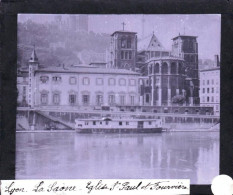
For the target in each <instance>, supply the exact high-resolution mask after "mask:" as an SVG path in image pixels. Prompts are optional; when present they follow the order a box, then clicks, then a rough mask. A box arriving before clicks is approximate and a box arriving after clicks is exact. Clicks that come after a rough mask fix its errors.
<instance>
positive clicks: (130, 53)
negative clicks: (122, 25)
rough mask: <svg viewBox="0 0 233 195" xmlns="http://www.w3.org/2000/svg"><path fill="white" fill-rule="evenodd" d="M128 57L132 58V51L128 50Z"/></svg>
mask: <svg viewBox="0 0 233 195" xmlns="http://www.w3.org/2000/svg"><path fill="white" fill-rule="evenodd" d="M129 59H130V60H131V59H132V51H129Z"/></svg>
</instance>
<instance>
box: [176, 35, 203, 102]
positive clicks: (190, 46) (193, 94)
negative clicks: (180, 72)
mask: <svg viewBox="0 0 233 195" xmlns="http://www.w3.org/2000/svg"><path fill="white" fill-rule="evenodd" d="M172 40H173V44H172V55H173V56H176V57H180V58H183V59H184V61H185V71H186V88H187V93H188V94H187V96H188V101H189V103H190V105H192V104H199V74H198V43H197V37H196V36H188V35H179V36H177V37H175V38H173V39H172Z"/></svg>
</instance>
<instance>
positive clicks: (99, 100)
mask: <svg viewBox="0 0 233 195" xmlns="http://www.w3.org/2000/svg"><path fill="white" fill-rule="evenodd" d="M102 103H103V95H99V94H98V95H96V104H97V105H98V106H100V105H101V104H102Z"/></svg>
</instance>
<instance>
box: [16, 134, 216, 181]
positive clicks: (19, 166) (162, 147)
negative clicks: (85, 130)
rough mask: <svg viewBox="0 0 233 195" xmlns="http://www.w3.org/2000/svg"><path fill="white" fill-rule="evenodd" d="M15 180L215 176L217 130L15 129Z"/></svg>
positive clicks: (204, 178) (201, 178)
mask: <svg viewBox="0 0 233 195" xmlns="http://www.w3.org/2000/svg"><path fill="white" fill-rule="evenodd" d="M16 144H17V152H16V178H17V179H40V178H47V179H50V178H54V179H55V178H57V179H59V178H64V179H73V178H76V179H85V178H93V179H94V178H95V179H99V178H103V179H111V178H112V179H114V178H120V179H133V178H145V179H152V178H155V179H156V178H161V179H163V178H170V179H175V178H180V179H185V178H190V179H191V183H192V184H208V183H211V180H212V178H213V177H214V176H216V175H218V174H219V168H218V167H219V133H217V132H212V133H207V132H201V133H199V132H189V133H187V132H179V133H162V134H153V135H152V134H151V135H149V134H143V135H142V134H140V135H139V134H133V135H104V134H102V135H81V134H76V133H35V134H33V133H18V134H17V143H16Z"/></svg>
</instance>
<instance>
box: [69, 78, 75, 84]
mask: <svg viewBox="0 0 233 195" xmlns="http://www.w3.org/2000/svg"><path fill="white" fill-rule="evenodd" d="M70 84H71V85H75V84H76V78H75V77H70Z"/></svg>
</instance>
